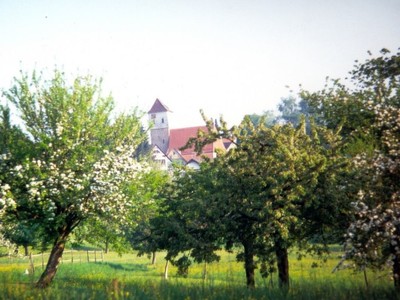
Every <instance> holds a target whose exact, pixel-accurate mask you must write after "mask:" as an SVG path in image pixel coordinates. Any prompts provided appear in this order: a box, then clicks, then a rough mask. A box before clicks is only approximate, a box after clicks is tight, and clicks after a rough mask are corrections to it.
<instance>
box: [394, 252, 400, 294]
mask: <svg viewBox="0 0 400 300" xmlns="http://www.w3.org/2000/svg"><path fill="white" fill-rule="evenodd" d="M393 282H394V287H395V289H396V291H398V292H400V255H398V254H395V255H394V258H393Z"/></svg>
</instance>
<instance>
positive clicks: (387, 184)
mask: <svg viewBox="0 0 400 300" xmlns="http://www.w3.org/2000/svg"><path fill="white" fill-rule="evenodd" d="M381 54H382V55H381V56H380V57H375V58H370V59H368V60H366V61H365V62H364V63H358V64H357V65H356V66H355V69H354V70H353V71H352V72H351V73H350V74H351V75H352V86H353V87H352V88H351V89H350V88H348V87H346V86H345V85H343V84H341V83H340V82H339V81H334V82H333V84H332V85H331V86H330V87H329V88H326V89H324V90H322V91H319V92H316V93H308V92H304V91H303V98H304V99H305V100H306V101H308V103H309V104H310V106H311V107H312V109H314V111H316V112H318V113H320V115H321V120H322V121H323V122H325V123H326V124H328V125H331V126H337V125H338V124H339V123H342V124H343V126H345V128H346V130H345V131H344V132H346V133H347V137H346V138H347V139H348V144H349V146H348V150H349V151H348V154H349V155H350V156H352V158H353V162H354V167H355V168H357V169H358V170H359V172H360V175H359V178H358V184H359V189H358V199H357V201H354V203H353V207H354V216H355V219H354V222H353V223H352V224H351V225H350V227H349V229H348V232H347V243H346V247H347V250H346V254H345V258H346V259H352V260H353V261H354V262H355V263H356V266H358V267H359V268H360V269H365V268H366V267H367V266H368V267H374V268H382V267H384V266H386V265H388V266H390V267H391V268H392V275H393V279H394V285H395V287H396V288H397V289H400V52H398V53H397V54H393V55H392V54H391V53H390V52H389V51H388V50H386V49H383V50H382V51H381Z"/></svg>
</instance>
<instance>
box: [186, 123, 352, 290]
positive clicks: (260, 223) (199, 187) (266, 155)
mask: <svg viewBox="0 0 400 300" xmlns="http://www.w3.org/2000/svg"><path fill="white" fill-rule="evenodd" d="M211 123H212V122H211V121H208V122H207V124H208V127H209V128H208V134H205V133H200V134H199V135H198V137H197V138H193V139H191V140H190V141H189V143H188V145H187V146H188V147H189V146H192V145H194V146H195V148H196V149H197V150H198V151H199V152H201V149H202V147H203V146H204V145H205V144H207V143H209V142H211V141H213V140H215V139H217V138H220V137H221V136H223V137H225V138H231V139H232V140H236V141H237V143H236V148H234V149H232V150H231V151H230V152H228V153H226V154H225V155H222V154H220V156H218V157H217V158H216V159H214V160H213V161H212V162H210V167H209V168H202V169H200V171H199V172H198V173H197V174H198V175H197V176H203V178H204V179H203V180H202V181H199V180H197V181H195V182H193V183H192V184H191V185H190V191H191V193H190V195H189V196H188V197H187V199H185V203H190V200H191V199H193V198H195V199H197V201H205V200H204V199H212V201H213V205H212V204H210V203H208V202H207V204H206V205H200V204H197V205H196V206H197V207H202V208H204V207H208V208H210V209H211V211H212V213H210V215H212V216H213V217H214V218H215V220H214V222H216V223H219V224H221V225H220V226H219V227H218V229H216V230H215V232H216V234H215V235H214V236H212V237H211V240H212V238H214V239H217V240H218V238H219V241H221V239H222V240H223V241H224V243H225V245H226V247H227V249H230V248H231V247H232V246H233V245H235V244H239V245H241V246H242V247H243V248H242V249H243V251H242V252H241V253H239V255H238V259H240V260H242V261H244V266H245V270H246V278H247V285H248V286H249V287H253V286H254V285H255V273H254V271H255V269H256V267H257V265H258V263H261V265H262V271H263V273H264V274H266V273H267V272H266V271H267V270H268V268H267V267H266V265H267V264H271V263H273V262H276V263H277V267H278V272H279V279H280V284H281V286H288V285H289V262H288V250H289V249H290V248H291V247H293V246H295V245H297V246H300V247H308V246H309V244H308V243H306V242H307V241H309V240H310V238H311V237H312V236H315V235H316V233H315V232H314V231H313V230H312V226H314V227H315V224H317V222H318V221H324V220H323V217H321V216H320V215H319V214H320V212H319V211H318V209H319V208H321V207H322V206H323V205H322V204H321V203H320V201H322V199H319V198H316V197H313V196H312V194H313V193H314V192H315V191H316V190H317V189H318V186H321V185H322V184H323V181H324V176H325V178H326V177H327V178H331V179H334V178H335V172H339V170H341V169H344V168H346V160H345V159H344V158H343V157H342V156H341V154H340V153H339V152H338V151H337V148H338V147H339V146H340V136H339V135H338V134H337V133H335V132H332V131H330V130H326V129H324V128H320V127H318V126H315V125H314V124H312V126H311V131H310V133H307V132H306V129H305V127H306V126H305V120H304V119H303V120H302V121H301V122H300V124H299V126H298V127H297V128H295V127H293V126H292V124H286V125H283V126H282V125H275V126H273V127H266V126H265V124H263V123H259V124H258V125H257V126H254V125H253V123H252V122H251V120H250V119H249V118H246V119H245V120H244V121H243V122H242V123H241V124H240V126H239V127H237V128H236V127H233V128H231V129H227V128H226V127H224V126H222V127H219V128H215V127H213V126H212V124H211ZM220 123H221V124H223V125H224V124H225V123H224V122H223V121H221V122H220ZM202 173H203V174H202ZM196 178H197V177H196ZM203 191H207V193H208V194H209V196H208V197H201V199H203V200H201V199H198V198H197V196H195V195H198V194H199V195H202V193H203ZM323 200H326V199H323ZM336 204H338V202H336ZM187 205H188V204H187ZM331 205H332V206H334V204H333V203H332V204H331ZM325 206H326V207H327V208H328V207H329V205H325ZM336 212H337V213H338V216H339V215H340V213H341V211H339V210H336ZM197 213H198V216H196V215H193V218H192V219H193V220H196V217H197V218H201V217H204V215H203V213H202V212H197ZM325 213H326V214H331V213H332V212H331V211H328V210H326V211H325ZM217 220H219V221H217ZM330 220H332V218H331V219H330ZM326 227H328V224H327V226H326ZM321 230H324V228H322V229H319V232H321ZM256 257H258V260H256Z"/></svg>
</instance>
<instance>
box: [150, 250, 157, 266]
mask: <svg viewBox="0 0 400 300" xmlns="http://www.w3.org/2000/svg"><path fill="white" fill-rule="evenodd" d="M156 254H157V253H156V251H153V252H152V253H151V264H152V265H155V264H156V261H157V255H156Z"/></svg>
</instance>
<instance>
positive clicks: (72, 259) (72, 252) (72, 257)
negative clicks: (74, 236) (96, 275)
mask: <svg viewBox="0 0 400 300" xmlns="http://www.w3.org/2000/svg"><path fill="white" fill-rule="evenodd" d="M73 263H74V250H73V249H72V250H71V264H73Z"/></svg>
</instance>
